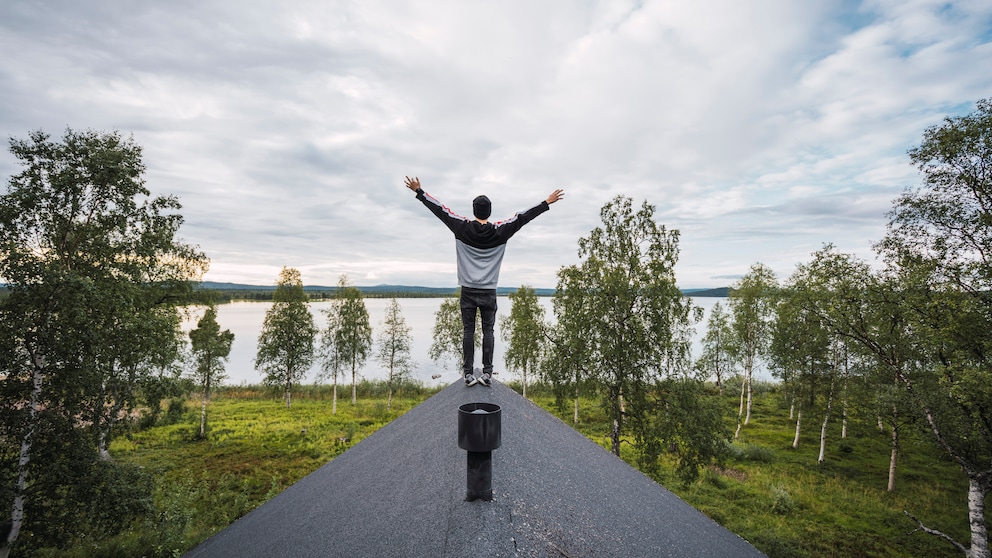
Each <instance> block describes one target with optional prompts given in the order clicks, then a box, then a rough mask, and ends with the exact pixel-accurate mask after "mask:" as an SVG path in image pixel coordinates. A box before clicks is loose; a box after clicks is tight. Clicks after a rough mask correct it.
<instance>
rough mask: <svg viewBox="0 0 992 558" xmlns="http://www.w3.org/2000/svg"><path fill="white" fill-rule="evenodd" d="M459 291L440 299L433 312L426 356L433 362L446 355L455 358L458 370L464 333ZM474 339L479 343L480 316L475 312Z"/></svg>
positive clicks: (480, 330)
mask: <svg viewBox="0 0 992 558" xmlns="http://www.w3.org/2000/svg"><path fill="white" fill-rule="evenodd" d="M460 298H461V291H460V290H459V292H457V293H455V294H454V295H453V296H451V297H450V298H445V299H444V300H442V301H441V305H440V306H439V307H438V309H437V312H435V313H434V329H433V331H432V333H431V339H432V340H433V341H431V347H430V349H428V351H427V356H429V357H430V358H431V360H433V361H434V362H441V361H442V360H445V359H446V358H447V357H451V358H453V359H455V361H456V362H457V363H458V370H459V371H461V366H462V338H463V337H464V335H465V328H464V327H463V326H462V310H461V305H460V304H459V300H460ZM475 319H476V322H475V339H474V341H473V342H474V343H475V344H476V345H479V344H480V343H481V341H482V317H481V315H480V314H479V313H478V312H476V318H475Z"/></svg>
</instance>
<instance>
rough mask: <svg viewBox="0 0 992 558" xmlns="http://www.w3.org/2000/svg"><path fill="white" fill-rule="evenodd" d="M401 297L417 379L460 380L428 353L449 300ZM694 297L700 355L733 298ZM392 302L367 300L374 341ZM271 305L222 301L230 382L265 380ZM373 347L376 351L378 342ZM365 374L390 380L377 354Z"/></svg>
mask: <svg viewBox="0 0 992 558" xmlns="http://www.w3.org/2000/svg"><path fill="white" fill-rule="evenodd" d="M397 300H398V301H399V304H400V307H401V308H402V312H403V318H404V319H405V320H406V325H407V326H408V327H409V328H410V336H411V339H412V342H411V347H410V355H411V357H412V358H413V361H414V371H413V374H412V377H413V379H415V380H418V381H420V382H422V383H424V384H425V385H447V384H450V383H451V382H453V381H455V380H456V379H458V377H459V375H460V373H461V363H460V362H456V361H455V360H454V359H448V361H447V362H441V363H435V362H434V361H432V360H431V359H430V358H429V357H428V356H427V352H428V350H429V349H430V346H431V342H432V341H433V339H432V338H431V334H432V332H433V330H434V313H435V312H437V309H438V308H439V307H440V305H441V302H442V301H443V300H444V299H443V298H400V299H397ZM538 301H539V302H540V304H541V305H542V306H543V307H544V309H545V319H547V320H553V319H554V312H553V311H552V303H551V301H552V299H551V298H550V297H539V298H538ZM693 302H694V303H695V304H696V305H697V306H701V307H702V308H703V310H704V311H705V312H706V315H705V316H704V317H703V321H702V322H700V323H699V324H698V325H697V326H696V335H695V336H694V337H693V359H695V358H696V357H698V356H699V351H700V347H699V343H700V339H701V338H702V336H703V335H704V334H705V333H706V331H705V329H706V317H708V316H709V311H710V309H711V308H713V305H714V304H715V303H716V302H720V303H721V305H722V306H724V308H726V307H727V299H726V298H720V297H700V298H696V299H693ZM330 305H331V302H330V301H320V302H312V303H310V313H311V314H313V316H314V322H315V323H316V324H317V327H318V328H321V329H323V328H324V327H326V323H325V320H324V314H323V313H322V312H321V310H323V309H325V308H329V307H330ZM388 305H389V299H385V298H366V299H365V307H366V308H368V311H369V322H370V323H371V324H372V330H373V343H374V342H375V339H376V337H377V336H378V332H379V331H380V330H381V329H382V320H383V316H384V314H385V311H386V307H387V306H388ZM497 305H498V306H499V312H498V316H499V317H497V320H496V348H495V352H494V355H493V363H494V365H495V367H496V371H497V372H502V374H498V375H497V378H499V379H501V380H503V381H509V379H512V378H513V377H514V376H513V375H509V374H507V373H506V372H505V369H506V367H505V364H504V362H503V355H504V353H505V351H506V344H505V343H503V340H502V339H500V328H499V320H500V319H501V318H500V317H502V316H505V315H509V313H510V299H509V298H508V297H499V298H498V299H497ZM271 306H272V303H271V302H231V303H228V304H219V305H217V322H218V323H220V327H221V329H222V330H223V329H229V330H231V333H233V334H234V343H233V344H232V345H231V355H230V357H229V358H228V360H227V363H226V365H225V371H226V373H227V376H228V378H227V380H225V381H224V385H242V384H245V385H247V384H260V383H261V382H262V374H261V373H260V372H258V371H256V370H255V367H254V364H253V361H254V359H255V351H256V343H257V341H258V334H259V332H260V331H261V329H262V321H263V320H264V319H265V312H266V311H267V310H268V309H269V308H270V307H271ZM200 316H202V311H201V312H199V313H198V315H196V316H194V317H193V318H191V319H190V320H187V322H186V324H185V329H186V330H187V331H188V330H189V329H190V328H193V327H196V321H197V320H199V318H200ZM373 350H375V348H374V347H373ZM475 358H476V360H477V363H476V366H481V361H479V359H481V358H482V351H481V349H478V348H477V349H476V353H475ZM319 370H320V364H319V363H316V362H315V363H314V366H313V367H312V368H311V369H310V371H309V372H307V375H306V379H305V380H304V383H312V382H313V381H314V378H315V377H316V375H317V373H318V372H319ZM348 374H349V375H348V377H347V379H344V380H339V382H341V383H345V384H350V383H351V377H350V371H349V372H348ZM359 375H360V376H361V377H362V378H365V379H368V380H378V379H385V378H386V375H387V371H386V370H385V369H383V367H382V366H380V365H379V363H378V362H376V361H375V359H374V358H372V357H370V358H369V359H368V361H367V362H366V363H365V366H364V367H362V368H361V369H360V370H359ZM435 375H439V377H438V378H436V379H434V378H432V377H433V376H435Z"/></svg>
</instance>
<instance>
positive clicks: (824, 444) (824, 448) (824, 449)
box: [816, 379, 834, 463]
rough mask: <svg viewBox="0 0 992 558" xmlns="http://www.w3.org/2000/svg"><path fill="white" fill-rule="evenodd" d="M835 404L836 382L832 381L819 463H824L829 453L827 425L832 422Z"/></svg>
mask: <svg viewBox="0 0 992 558" xmlns="http://www.w3.org/2000/svg"><path fill="white" fill-rule="evenodd" d="M833 403H834V381H833V379H831V380H830V395H828V396H827V412H826V413H824V414H823V425H822V426H820V456H819V457H818V458H817V459H816V462H817V463H823V460H824V459H825V458H826V453H827V423H829V422H830V409H831V407H833Z"/></svg>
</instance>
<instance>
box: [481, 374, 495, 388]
mask: <svg viewBox="0 0 992 558" xmlns="http://www.w3.org/2000/svg"><path fill="white" fill-rule="evenodd" d="M492 379H493V377H492V375H491V374H489V373H488V372H484V373H483V374H482V376H481V377H480V378H479V383H480V384H482V385H484V386H488V385H491V382H492Z"/></svg>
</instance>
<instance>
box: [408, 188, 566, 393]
mask: <svg viewBox="0 0 992 558" xmlns="http://www.w3.org/2000/svg"><path fill="white" fill-rule="evenodd" d="M406 187H407V188H409V189H411V190H413V191H414V192H416V193H417V199H418V200H420V201H421V202H422V203H423V204H424V205H425V206H427V209H430V210H431V213H433V214H434V215H436V216H437V218H438V219H440V220H441V222H442V223H444V224H445V225H446V226H447V227H448V229H450V230H451V232H453V233H454V234H455V256H456V262H457V264H458V284H459V285H460V286H461V298H460V300H459V302H460V305H461V310H462V327H463V328H464V335H463V337H462V374H463V375H464V376H465V384H466V385H469V386H473V385H475V384H476V383H481V384H482V385H484V386H488V385H489V383H490V381H491V379H492V374H493V348H494V347H495V345H496V336H495V334H494V333H493V327H494V326H495V324H496V283H497V281H498V280H499V268H500V265H501V264H502V263H503V253H504V250H505V247H506V241H508V240H510V237H512V236H513V235H514V234H516V232H517V231H519V230H520V228H521V227H523V226H524V225H526V224H527V223H529V222H530V221H531V220H532V219H534V218H535V217H537V216H538V215H540V214H542V213H544V212H545V211H547V210H548V209H550V206H551V204H553V203H555V202H556V201H558V200H560V199H562V198H563V197H565V193H564V191H562V190H560V189H559V190H555V191H554V192H552V193H551V195H550V196H548V199H546V200H544V201H542V202H541V203H539V204H537V205H536V206H534V207H532V208H530V209H528V210H527V211H524V212H523V213H517V214H516V215H514V216H513V217H510V218H509V219H507V220H505V221H498V222H496V223H490V222H489V216H490V215H491V214H492V203H491V202H490V201H489V198H487V197H486V196H478V197H476V198H475V199H474V200H472V214H473V215H474V216H475V219H469V218H468V217H462V216H461V215H457V214H455V213H453V212H452V211H451V210H450V209H448V208H447V207H445V206H444V205H443V204H442V203H441V202H439V201H438V200H437V199H435V198H433V197H431V196H430V195H428V194H427V193H426V192H424V191H423V189H421V188H420V179H419V178H416V177H415V178H412V179H411V178H410V177H409V176H407V177H406ZM476 311H479V312H481V313H482V374H481V376H480V377H478V378H476V377H475V374H474V372H473V369H472V366H473V364H474V363H475V316H476Z"/></svg>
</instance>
